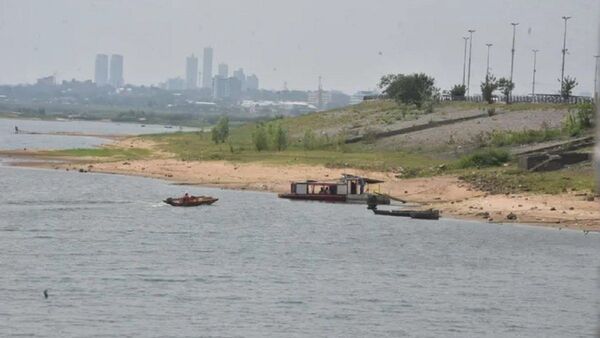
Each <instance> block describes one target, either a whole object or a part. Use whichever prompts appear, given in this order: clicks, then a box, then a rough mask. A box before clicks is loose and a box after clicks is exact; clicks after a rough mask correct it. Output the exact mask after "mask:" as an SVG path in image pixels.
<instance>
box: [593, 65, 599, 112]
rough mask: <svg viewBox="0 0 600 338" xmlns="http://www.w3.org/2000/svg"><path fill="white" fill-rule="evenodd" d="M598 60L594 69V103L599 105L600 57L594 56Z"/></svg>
mask: <svg viewBox="0 0 600 338" xmlns="http://www.w3.org/2000/svg"><path fill="white" fill-rule="evenodd" d="M594 58H595V59H596V68H595V69H594V103H596V104H598V58H600V55H594Z"/></svg>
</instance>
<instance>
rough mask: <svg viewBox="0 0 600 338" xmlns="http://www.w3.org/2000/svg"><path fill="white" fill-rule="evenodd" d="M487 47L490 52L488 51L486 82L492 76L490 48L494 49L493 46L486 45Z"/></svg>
mask: <svg viewBox="0 0 600 338" xmlns="http://www.w3.org/2000/svg"><path fill="white" fill-rule="evenodd" d="M485 45H486V46H487V48H488V51H487V66H486V68H485V80H486V81H487V80H488V77H489V76H490V47H492V46H493V44H491V43H486V44H485Z"/></svg>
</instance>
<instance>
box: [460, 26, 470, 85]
mask: <svg viewBox="0 0 600 338" xmlns="http://www.w3.org/2000/svg"><path fill="white" fill-rule="evenodd" d="M463 39H464V40H465V53H464V56H463V80H462V85H463V86H464V85H465V75H466V72H467V41H468V40H469V37H468V36H463Z"/></svg>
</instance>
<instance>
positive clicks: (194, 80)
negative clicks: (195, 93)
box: [185, 54, 198, 89]
mask: <svg viewBox="0 0 600 338" xmlns="http://www.w3.org/2000/svg"><path fill="white" fill-rule="evenodd" d="M185 88H186V89H196V88H198V58H197V57H195V56H194V54H192V55H191V56H188V57H187V58H186V60H185Z"/></svg>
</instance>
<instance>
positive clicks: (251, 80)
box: [246, 74, 258, 90]
mask: <svg viewBox="0 0 600 338" xmlns="http://www.w3.org/2000/svg"><path fill="white" fill-rule="evenodd" d="M246 89H247V90H258V76H256V74H252V75H249V76H248V77H247V78H246Z"/></svg>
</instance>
